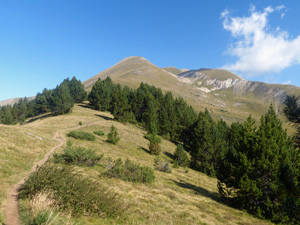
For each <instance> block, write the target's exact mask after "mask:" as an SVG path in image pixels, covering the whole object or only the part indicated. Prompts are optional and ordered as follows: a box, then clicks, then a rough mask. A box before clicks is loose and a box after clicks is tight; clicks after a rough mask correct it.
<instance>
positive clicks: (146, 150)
mask: <svg viewBox="0 0 300 225" xmlns="http://www.w3.org/2000/svg"><path fill="white" fill-rule="evenodd" d="M138 149H141V150H143V151H145V152H147V153H148V154H150V151H149V150H148V149H146V148H144V147H142V146H138Z"/></svg>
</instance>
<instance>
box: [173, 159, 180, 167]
mask: <svg viewBox="0 0 300 225" xmlns="http://www.w3.org/2000/svg"><path fill="white" fill-rule="evenodd" d="M173 167H174V168H179V165H178V161H177V160H175V161H174V163H173Z"/></svg>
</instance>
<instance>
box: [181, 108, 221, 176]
mask: <svg viewBox="0 0 300 225" xmlns="http://www.w3.org/2000/svg"><path fill="white" fill-rule="evenodd" d="M189 131H190V132H189V136H188V138H187V140H186V146H187V148H188V149H189V151H190V154H191V167H192V168H194V169H196V170H198V171H201V172H204V173H206V174H207V175H209V176H213V177H214V176H215V165H216V159H217V155H218V154H219V152H220V151H221V148H222V147H223V146H225V145H226V140H225V135H226V132H227V125H226V124H225V123H224V122H222V121H220V122H218V124H216V123H215V122H214V121H213V119H212V118H211V116H210V115H209V113H208V111H207V109H206V110H205V112H200V113H199V115H198V119H197V120H196V122H195V123H194V124H193V125H192V126H191V127H190V129H189Z"/></svg>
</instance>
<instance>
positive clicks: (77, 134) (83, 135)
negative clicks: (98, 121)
mask: <svg viewBox="0 0 300 225" xmlns="http://www.w3.org/2000/svg"><path fill="white" fill-rule="evenodd" d="M67 136H68V137H72V138H75V139H80V140H87V141H95V139H96V138H95V136H94V135H93V134H91V133H88V132H84V131H70V132H69V133H68V134H67Z"/></svg>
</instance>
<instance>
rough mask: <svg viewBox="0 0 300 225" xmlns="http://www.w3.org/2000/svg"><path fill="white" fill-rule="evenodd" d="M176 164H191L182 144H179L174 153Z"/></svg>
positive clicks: (184, 165)
mask: <svg viewBox="0 0 300 225" xmlns="http://www.w3.org/2000/svg"><path fill="white" fill-rule="evenodd" d="M174 157H175V161H176V164H177V165H179V166H183V167H187V166H189V158H188V156H187V154H186V152H185V150H184V148H183V146H182V145H181V144H179V145H177V147H176V150H175V153H174Z"/></svg>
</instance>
